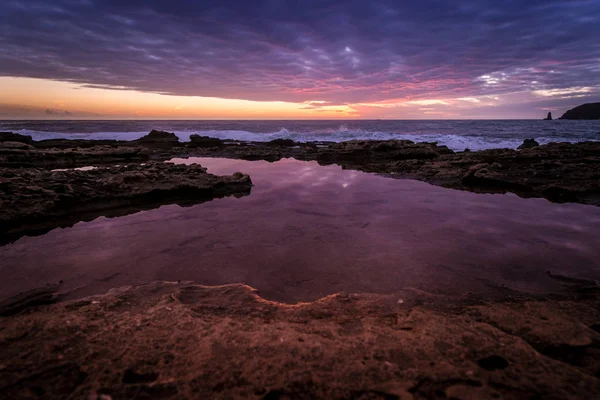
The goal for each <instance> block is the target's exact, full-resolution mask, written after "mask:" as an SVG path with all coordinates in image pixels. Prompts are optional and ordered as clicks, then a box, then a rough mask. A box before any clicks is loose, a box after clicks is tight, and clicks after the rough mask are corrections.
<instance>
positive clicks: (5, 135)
mask: <svg viewBox="0 0 600 400" xmlns="http://www.w3.org/2000/svg"><path fill="white" fill-rule="evenodd" d="M0 142H17V143H25V144H32V143H33V139H31V136H25V135H19V134H18V133H12V132H0Z"/></svg>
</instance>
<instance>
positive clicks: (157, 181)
mask: <svg viewBox="0 0 600 400" xmlns="http://www.w3.org/2000/svg"><path fill="white" fill-rule="evenodd" d="M251 186H252V182H251V180H250V177H249V176H248V175H244V174H242V173H239V172H238V173H236V174H234V175H232V176H215V175H212V174H208V173H206V170H205V169H204V168H202V167H201V166H199V165H190V166H186V165H174V164H171V163H155V162H151V163H148V164H145V165H128V166H113V167H102V168H97V169H92V170H85V171H82V170H64V171H50V170H46V169H38V168H21V169H18V168H0V226H2V230H1V233H0V242H6V241H9V240H12V239H14V238H16V237H19V236H21V235H23V234H25V233H27V234H36V233H44V232H46V231H48V230H50V229H53V228H56V227H61V226H70V225H72V224H74V223H76V222H79V221H82V220H90V219H93V218H96V217H98V216H101V215H104V216H117V215H126V214H130V213H132V212H136V211H139V210H143V209H152V208H155V207H158V206H160V205H164V204H171V203H176V204H180V205H191V204H195V203H200V202H203V201H207V200H211V199H213V198H218V197H224V196H229V195H237V196H243V195H247V194H249V193H250V189H251Z"/></svg>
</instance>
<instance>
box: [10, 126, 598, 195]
mask: <svg viewBox="0 0 600 400" xmlns="http://www.w3.org/2000/svg"><path fill="white" fill-rule="evenodd" d="M20 136H22V135H20ZM20 136H18V137H16V139H18V140H20V142H18V143H16V142H14V141H13V139H15V138H14V136H10V135H8V136H6V135H5V136H4V137H5V138H6V139H7V140H8V139H11V141H4V142H0V167H14V168H17V167H23V168H28V167H36V168H73V167H81V166H93V165H105V164H115V163H119V164H129V163H140V162H146V161H148V160H153V161H165V160H169V159H171V158H175V157H184V158H185V157H194V156H196V157H222V158H235V159H242V160H249V161H254V160H265V161H269V162H274V161H278V160H280V159H282V158H295V159H297V160H301V161H317V162H319V163H320V164H323V165H329V164H337V165H340V166H342V167H343V168H347V169H355V170H360V171H364V172H371V173H378V174H383V175H385V176H389V177H393V178H407V179H416V180H421V181H424V182H428V183H431V184H434V185H439V186H443V187H446V188H451V189H458V190H468V191H472V192H477V193H506V192H512V193H515V194H517V195H519V196H522V197H542V198H546V199H548V200H550V201H554V202H576V203H583V204H592V205H597V206H598V205H600V179H599V176H600V175H599V172H598V171H600V142H581V143H573V144H571V143H550V144H546V145H539V144H538V143H537V142H536V141H535V140H533V139H526V140H525V141H524V143H523V144H522V145H521V146H520V147H519V149H518V150H512V149H490V150H481V151H465V152H454V151H452V150H450V149H448V148H447V147H446V146H440V145H438V144H437V143H415V142H412V141H409V140H387V141H376V140H353V141H347V142H341V143H335V142H309V143H299V142H294V141H292V140H288V139H276V140H273V141H270V142H242V141H235V140H221V139H217V138H210V137H204V136H198V135H192V136H191V141H190V142H179V140H178V138H177V136H176V135H174V134H172V133H168V132H159V131H152V132H151V133H150V134H149V135H147V136H145V137H143V138H141V139H138V140H135V141H108V142H107V141H94V140H85V141H81V140H66V139H60V140H53V141H32V143H31V144H28V143H26V142H27V141H28V139H27V137H20ZM0 138H1V137H0ZM51 145H52V146H54V147H50V146H51ZM69 146H71V147H69Z"/></svg>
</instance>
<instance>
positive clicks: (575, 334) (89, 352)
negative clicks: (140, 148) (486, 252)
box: [0, 283, 600, 400]
mask: <svg viewBox="0 0 600 400" xmlns="http://www.w3.org/2000/svg"><path fill="white" fill-rule="evenodd" d="M399 298H400V300H399ZM0 322H1V324H0V342H1V343H2V352H0V392H1V393H2V394H3V396H5V397H6V398H10V399H29V398H37V397H42V398H47V399H55V398H81V399H87V398H89V399H108V398H112V399H121V398H138V399H141V398H148V399H149V398H161V399H170V398H173V399H175V398H177V399H179V398H217V399H232V398H243V399H246V398H251V399H438V398H440V399H443V398H448V399H450V398H454V399H492V398H502V399H515V400H517V399H519V400H520V399H548V400H551V399H567V398H581V399H583V398H586V399H592V398H598V397H599V396H600V379H599V377H600V346H599V345H600V325H599V324H600V301H599V300H598V296H597V295H596V296H592V295H590V296H589V297H587V298H578V299H576V298H560V299H559V298H556V299H546V300H535V299H524V298H513V299H510V300H507V301H503V302H496V303H480V302H478V301H474V300H469V299H463V300H462V301H459V302H458V303H456V302H452V301H449V300H448V299H444V298H440V297H435V296H432V295H428V294H424V293H417V292H415V291H411V290H406V291H404V292H402V293H398V294H396V295H393V296H392V295H369V294H360V295H344V294H338V295H334V296H329V297H327V298H324V299H321V300H319V301H316V302H313V303H302V304H298V305H285V304H278V303H273V302H268V301H265V300H263V299H261V298H260V297H258V296H257V295H256V293H254V292H253V290H252V289H251V288H249V287H247V286H243V285H227V286H221V287H203V286H198V285H192V284H186V283H184V284H169V283H154V284H150V285H147V286H142V287H137V288H121V289H115V290H112V291H111V292H109V293H108V294H107V295H104V296H95V297H91V298H86V299H83V300H76V301H71V302H67V303H59V304H54V305H49V306H41V307H39V308H37V309H29V310H26V311H23V312H22V313H20V314H18V315H14V316H11V317H7V318H2V319H0Z"/></svg>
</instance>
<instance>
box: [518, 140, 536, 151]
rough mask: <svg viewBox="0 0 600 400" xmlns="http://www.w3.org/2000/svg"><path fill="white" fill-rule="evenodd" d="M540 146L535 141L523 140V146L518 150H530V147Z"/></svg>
mask: <svg viewBox="0 0 600 400" xmlns="http://www.w3.org/2000/svg"><path fill="white" fill-rule="evenodd" d="M539 145H540V144H539V143H538V142H536V141H535V139H525V140H523V144H522V145H520V146H519V150H522V149H531V148H532V147H537V146H539Z"/></svg>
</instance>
